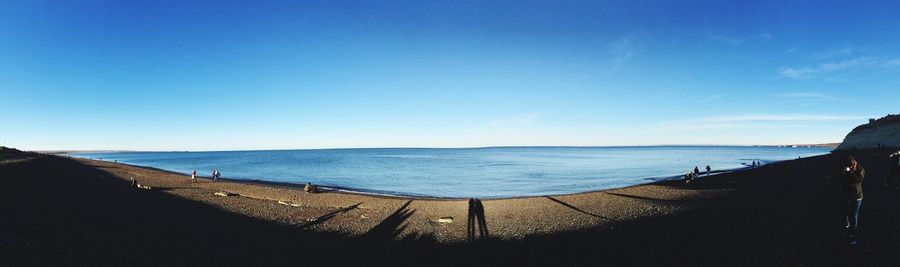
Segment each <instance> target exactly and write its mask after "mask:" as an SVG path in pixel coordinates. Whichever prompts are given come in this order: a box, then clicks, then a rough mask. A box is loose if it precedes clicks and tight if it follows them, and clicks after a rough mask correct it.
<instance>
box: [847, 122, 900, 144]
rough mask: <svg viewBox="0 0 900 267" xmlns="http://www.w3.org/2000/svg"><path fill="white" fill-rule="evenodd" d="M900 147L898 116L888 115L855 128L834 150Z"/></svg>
mask: <svg viewBox="0 0 900 267" xmlns="http://www.w3.org/2000/svg"><path fill="white" fill-rule="evenodd" d="M881 146H886V147H900V115H888V116H885V117H883V118H881V119H878V120H873V121H870V122H869V123H867V124H863V125H860V126H857V127H856V128H854V129H853V131H850V133H849V134H847V137H844V141H843V142H841V145H840V146H838V148H837V149H836V150H848V149H855V148H877V147H881Z"/></svg>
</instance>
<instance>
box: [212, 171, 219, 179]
mask: <svg viewBox="0 0 900 267" xmlns="http://www.w3.org/2000/svg"><path fill="white" fill-rule="evenodd" d="M212 179H213V182H215V181H218V180H219V169H213V171H212Z"/></svg>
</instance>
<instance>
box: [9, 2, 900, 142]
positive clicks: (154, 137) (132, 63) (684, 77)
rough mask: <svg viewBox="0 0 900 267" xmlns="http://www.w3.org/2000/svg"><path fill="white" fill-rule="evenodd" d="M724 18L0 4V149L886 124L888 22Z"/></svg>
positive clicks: (789, 6) (644, 135)
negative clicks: (873, 121)
mask: <svg viewBox="0 0 900 267" xmlns="http://www.w3.org/2000/svg"><path fill="white" fill-rule="evenodd" d="M673 2H677V3H673ZM730 2H731V1H710V2H704V1H536V2H530V1H433V2H431V1H420V0H419V1H258V3H253V2H251V1H212V2H210V1H204V2H193V1H165V0H162V1H161V0H153V1H54V2H49V1H36V0H29V1H15V0H12V1H11V0H6V1H4V2H3V4H2V5H0V118H2V123H0V145H6V146H12V147H19V148H23V149H33V150H40V149H130V150H232V149H275V148H326V147H398V146H399V147H473V146H507V145H575V146H608V145H658V144H719V145H732V144H738V145H753V144H791V143H820V142H839V141H840V140H841V139H842V138H843V137H844V135H845V134H846V133H847V132H848V131H849V130H850V129H851V128H853V127H854V126H856V125H858V124H861V123H864V122H866V119H867V118H869V117H881V116H883V115H886V114H888V113H897V112H898V111H900V110H898V103H900V93H898V92H900V90H898V89H900V88H898V85H900V34H897V29H900V16H896V12H895V11H896V10H900V4H896V3H892V2H891V1H881V2H879V1H867V2H860V1H854V2H852V3H827V1H826V2H823V1H791V3H783V2H787V1H753V2H754V3H730Z"/></svg>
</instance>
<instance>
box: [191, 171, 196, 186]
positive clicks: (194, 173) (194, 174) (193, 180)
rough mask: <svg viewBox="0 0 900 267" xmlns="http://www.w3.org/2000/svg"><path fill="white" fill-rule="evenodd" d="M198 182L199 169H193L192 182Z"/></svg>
mask: <svg viewBox="0 0 900 267" xmlns="http://www.w3.org/2000/svg"><path fill="white" fill-rule="evenodd" d="M196 182H197V170H191V183H192V184H193V183H196Z"/></svg>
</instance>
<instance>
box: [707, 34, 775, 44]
mask: <svg viewBox="0 0 900 267" xmlns="http://www.w3.org/2000/svg"><path fill="white" fill-rule="evenodd" d="M772 37H774V36H773V35H772V34H769V33H761V34H754V35H742V36H724V35H710V36H707V37H706V38H707V39H709V40H712V41H714V42H719V43H723V44H727V45H731V46H738V45H742V44H745V43H747V42H751V41H757V40H758V41H765V40H769V39H772Z"/></svg>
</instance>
